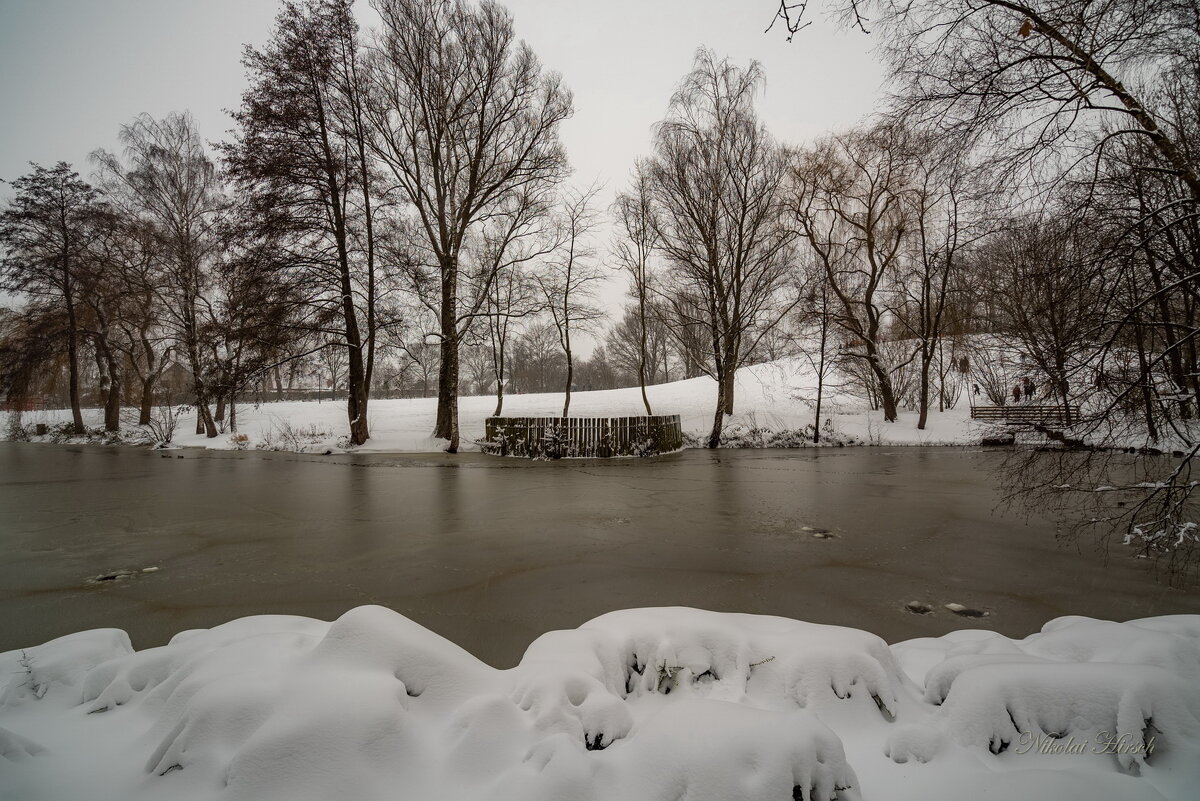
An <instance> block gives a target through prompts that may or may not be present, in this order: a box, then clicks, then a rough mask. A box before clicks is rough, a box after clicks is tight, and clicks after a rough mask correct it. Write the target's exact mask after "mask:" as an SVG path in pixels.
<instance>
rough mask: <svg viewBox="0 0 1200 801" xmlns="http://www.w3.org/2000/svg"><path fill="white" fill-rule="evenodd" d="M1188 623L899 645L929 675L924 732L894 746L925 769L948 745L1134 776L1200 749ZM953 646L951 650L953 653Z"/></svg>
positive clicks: (1199, 703)
mask: <svg viewBox="0 0 1200 801" xmlns="http://www.w3.org/2000/svg"><path fill="white" fill-rule="evenodd" d="M1196 622H1197V621H1196V619H1195V618H1194V617H1192V616H1174V617H1164V618H1152V619H1148V620H1134V621H1130V622H1128V623H1114V622H1111V621H1103V620H1094V619H1091V618H1085V617H1064V618H1058V619H1056V620H1053V621H1051V622H1049V623H1047V624H1046V625H1045V626H1044V627H1043V629H1042V631H1041V632H1040V633H1038V634H1034V635H1031V636H1030V637H1027V638H1025V639H1024V640H1011V639H1009V638H1007V637H1003V636H1001V635H998V634H994V633H990V632H988V633H982V632H981V633H980V634H981V635H983V636H979V637H967V638H959V639H958V641H957V642H955V641H954V640H953V639H952V638H943V640H942V641H938V640H917V641H912V642H910V643H902V644H900V645H899V646H897V647H896V648H897V650H898V651H902V652H903V651H912V652H915V654H911V653H910V654H909V656H908V659H906V660H904V661H906V663H907V664H908V665H909V666H910V669H911V667H912V666H914V665H915V664H917V663H919V662H921V661H925V662H929V661H930V659H929V657H930V654H931V652H934V651H936V650H937V649H936V644H937V643H939V642H942V643H943V649H942V658H941V660H940V661H936V662H935V663H933V664H932V666H931V667H929V669H928V670H927V672H926V673H925V677H924V699H925V701H926V702H927V703H929V704H932V705H935V706H939V709H938V710H937V711H936V712H935V713H934V714H933V715H931V716H930V717H929V719H928V720H927V722H926V723H925V724H923V725H922V726H918V727H916V728H915V729H914V730H912V731H905V732H903V733H897V734H895V735H893V736H892V738H891V739H890V740H889V743H888V746H887V750H888V753H889V756H891V757H892V758H893V759H895V760H896V761H898V762H904V761H907V759H909V758H916V759H918V760H919V761H928V760H929V759H931V758H932V757H933V755H934V753H936V751H937V748H936V747H935V746H933V745H932V744H935V743H939V742H940V741H941V740H942V739H943V738H944V737H945V738H949V739H951V740H953V741H955V742H957V743H959V744H961V745H965V746H972V747H986V748H988V749H989V750H990V751H991V752H992V753H994V754H1000V753H1003V752H1005V751H1008V750H1010V749H1012V750H1014V751H1016V752H1018V753H1028V752H1032V751H1036V752H1037V753H1039V754H1073V755H1082V756H1094V757H1104V758H1108V759H1111V760H1112V761H1114V762H1115V763H1116V765H1117V767H1118V768H1119V769H1120V770H1122V771H1124V772H1126V773H1129V774H1132V775H1139V774H1141V773H1142V771H1143V770H1144V769H1145V768H1146V767H1147V766H1148V765H1151V764H1158V761H1162V760H1170V759H1172V755H1173V754H1178V753H1181V752H1188V753H1191V754H1193V756H1194V755H1195V753H1196V751H1197V747H1198V746H1200V631H1198V630H1197V628H1196ZM947 640H949V641H947Z"/></svg>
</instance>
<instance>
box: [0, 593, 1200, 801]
mask: <svg viewBox="0 0 1200 801" xmlns="http://www.w3.org/2000/svg"><path fill="white" fill-rule="evenodd" d="M1198 635H1200V620H1198V619H1196V618H1190V617H1173V618H1155V619H1149V620H1141V621H1133V622H1131V623H1124V624H1121V623H1110V622H1106V621H1097V620H1090V619H1086V618H1063V619H1060V620H1058V621H1053V622H1052V623H1050V624H1047V626H1046V627H1045V628H1044V629H1043V631H1042V632H1041V633H1039V634H1035V635H1032V636H1030V637H1028V638H1026V639H1025V640H1012V639H1009V638H1006V637H1002V636H1000V635H997V634H993V633H991V632H969V631H968V632H955V633H953V634H951V635H947V636H946V637H943V638H938V639H926V640H917V641H912V642H910V643H901V644H899V645H896V646H892V647H889V646H887V645H886V644H885V643H884V642H883V641H882V640H880V639H879V638H878V637H876V636H875V635H873V634H870V633H868V632H864V631H858V630H855V629H847V628H840V627H835V626H823V625H817V624H811V623H804V622H800V621H794V620H788V619H785V618H778V617H765V616H753V615H737V614H723V613H715V612H704V611H699V610H695V609H683V608H660V609H639V610H627V611H621V612H613V613H610V614H607V615H603V616H601V617H599V618H596V619H595V620H593V621H591V622H589V623H586V624H584V625H583V626H581V627H580V628H579V629H576V630H573V631H560V632H551V633H549V634H546V635H543V636H542V637H540V638H539V639H538V640H536V641H535V642H534V643H533V644H532V645H531V646H530V647H529V649H528V651H527V652H526V654H525V657H524V658H523V659H522V661H521V663H520V664H519V665H518V666H517V667H515V668H513V669H511V670H504V671H501V670H495V669H493V668H491V667H489V666H488V665H485V664H484V663H482V662H480V661H479V660H477V659H476V658H474V657H473V656H471V655H470V654H469V653H467V652H466V651H464V650H462V649H461V648H459V647H458V646H457V645H455V644H453V643H451V642H449V641H447V640H445V639H443V638H441V637H439V636H438V635H436V634H434V633H433V632H430V631H428V630H427V629H424V628H422V627H421V626H419V625H417V624H415V623H413V622H412V621H410V620H408V619H407V618H405V617H403V616H401V615H399V614H397V613H395V612H392V611H390V610H387V609H383V608H381V607H360V608H358V609H354V610H351V611H350V612H347V613H346V614H345V615H343V616H342V617H341V618H339V619H338V620H336V621H334V622H333V623H325V622H320V621H314V620H309V619H307V618H298V617H284V616H261V617H251V618H244V619H242V620H236V621H233V622H231V623H228V624H225V625H223V626H218V627H215V628H213V629H209V630H203V631H188V632H184V633H182V634H179V635H177V636H176V637H175V638H174V639H172V641H171V642H170V643H168V644H167V645H165V646H162V647H159V648H151V649H147V650H143V651H139V652H134V651H132V650H131V649H130V647H129V641H128V638H127V637H125V635H124V634H123V633H122V632H118V631H112V630H101V631H93V632H82V633H79V634H75V635H70V636H68V637H63V638H60V639H58V640H54V641H51V642H49V643H46V644H45V645H42V646H38V647H36V648H28V649H24V650H20V651H12V652H8V653H5V654H0V670H2V672H0V699H3V703H2V704H0V799H21V800H22V801H42V800H46V801H48V800H49V799H56V800H62V801H70V800H71V799H89V801H92V800H94V799H99V800H100V801H104V800H105V799H114V801H115V799H147V800H149V799H183V801H201V800H202V799H203V800H207V799H256V800H269V799H288V800H289V801H292V800H293V799H329V798H347V799H356V801H357V799H381V801H382V799H481V800H482V799H514V800H516V799H520V801H539V799H546V801H551V800H552V799H553V800H555V801H557V799H580V800H581V801H589V800H591V799H594V800H595V801H602V800H605V799H614V798H622V799H633V800H640V801H667V800H668V799H670V800H672V801H674V799H687V801H703V800H705V799H711V800H712V801H718V800H720V801H725V800H727V799H735V798H736V799H746V800H747V801H756V800H759V799H761V801H786V799H805V801H828V800H829V799H835V798H836V799H841V801H853V800H854V799H860V798H868V799H870V798H876V799H884V798H887V799H900V800H901V801H903V799H917V798H921V799H958V798H962V797H963V796H964V795H965V794H967V793H970V794H971V795H972V796H976V795H977V796H980V797H997V798H998V797H1001V795H1002V794H1003V793H1004V790H1005V788H1008V789H1009V790H1010V792H1011V791H1012V789H1013V788H1021V792H1020V793H1019V794H1018V796H1019V797H1030V798H1049V797H1054V798H1074V797H1078V798H1089V799H1136V798H1146V799H1161V798H1169V799H1184V798H1190V797H1192V796H1191V795H1189V793H1190V792H1191V791H1192V789H1194V787H1195V786H1197V784H1196V783H1197V781H1200V767H1197V766H1198V765H1200V725H1198V723H1197V720H1198V718H1197V713H1198V711H1200V699H1198V697H1197V696H1198V694H1200V686H1198V685H1197V682H1196V681H1195V679H1196V676H1197V675H1198V673H1197V670H1198V665H1200V663H1198V661H1197V650H1196V649H1197V643H1198ZM922 667H923V669H924V674H925V676H924V681H922V680H921V677H919V676H918V677H917V679H916V680H914V678H912V677H914V676H917V672H918V670H919V669H921V668H922ZM1103 732H1109V733H1113V734H1115V735H1124V736H1125V740H1124V741H1123V742H1125V743H1126V744H1127V745H1128V746H1131V747H1130V748H1128V749H1126V750H1125V751H1121V752H1118V751H1115V750H1114V751H1112V752H1111V753H1098V752H1095V751H1094V749H1091V750H1088V751H1087V752H1086V753H1085V752H1083V751H1079V752H1077V753H1076V752H1069V753H1064V752H1063V751H1062V750H1061V749H1060V750H1059V751H1053V750H1048V749H1045V748H1040V747H1033V746H1029V747H1027V746H1028V743H1029V742H1041V740H1042V739H1045V740H1046V742H1051V743H1064V742H1065V741H1067V740H1069V739H1070V738H1075V740H1080V739H1081V738H1084V739H1089V740H1090V741H1091V744H1092V745H1095V744H1096V743H1098V742H1100V740H1099V739H1098V738H1100V736H1101V734H1102V733H1103ZM1151 744H1154V747H1153V748H1151V747H1149V746H1150V745H1151ZM1138 745H1140V746H1141V747H1140V750H1139V749H1137V748H1133V747H1132V746H1138ZM1189 788H1191V789H1189ZM1006 797H1011V795H1009V796H1006Z"/></svg>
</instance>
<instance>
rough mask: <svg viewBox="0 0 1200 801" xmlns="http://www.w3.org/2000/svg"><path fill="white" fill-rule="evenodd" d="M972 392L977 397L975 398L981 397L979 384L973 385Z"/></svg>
mask: <svg viewBox="0 0 1200 801" xmlns="http://www.w3.org/2000/svg"><path fill="white" fill-rule="evenodd" d="M971 391H972V393H973V394H974V395H975V397H977V398H978V397H979V385H978V384H972V385H971Z"/></svg>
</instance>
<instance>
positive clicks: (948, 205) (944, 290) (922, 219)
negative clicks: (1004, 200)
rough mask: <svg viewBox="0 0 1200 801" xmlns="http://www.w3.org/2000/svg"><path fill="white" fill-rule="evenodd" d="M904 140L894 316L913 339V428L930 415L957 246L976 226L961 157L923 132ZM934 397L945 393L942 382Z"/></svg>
mask: <svg viewBox="0 0 1200 801" xmlns="http://www.w3.org/2000/svg"><path fill="white" fill-rule="evenodd" d="M908 143H909V146H910V147H911V148H912V149H913V152H912V155H911V158H912V162H913V169H912V172H911V183H910V185H909V186H907V187H905V189H904V192H903V195H902V198H903V201H902V202H903V203H904V204H905V206H906V207H907V211H906V216H907V217H908V219H909V220H911V225H912V229H913V230H912V241H911V243H910V244H909V246H908V249H909V252H910V255H909V258H908V259H907V260H906V261H907V264H906V265H904V266H903V267H902V275H901V276H900V280H899V288H900V292H901V294H902V295H903V308H902V309H901V310H900V313H899V314H898V315H897V319H898V321H899V322H900V323H901V325H902V326H903V327H904V328H905V333H906V334H908V335H909V336H911V337H912V338H913V339H914V340H915V341H916V343H917V353H918V359H919V360H918V370H919V373H918V376H919V377H918V389H917V405H918V409H919V413H918V418H917V428H918V429H924V428H925V425H926V423H927V422H928V420H929V406H930V390H931V387H930V377H931V376H930V373H931V371H932V368H933V365H934V361H935V359H936V357H937V356H938V355H939V354H940V353H941V352H942V334H943V330H944V327H945V323H946V318H947V315H948V313H949V312H950V309H951V306H952V303H953V293H954V291H955V290H956V289H957V288H958V279H959V275H960V274H961V272H962V267H961V264H960V262H961V260H962V251H963V249H964V248H966V247H968V246H969V245H970V244H971V243H972V242H973V241H974V240H976V239H978V238H979V237H980V236H981V232H980V231H979V230H978V226H974V227H972V225H971V223H972V221H971V219H970V218H969V217H968V214H969V211H968V208H969V206H968V198H967V182H968V180H969V178H968V173H967V170H966V168H965V166H964V165H963V164H962V162H961V160H959V159H956V158H955V157H954V155H953V154H951V153H946V152H944V151H940V150H939V149H938V148H936V147H935V146H933V143H932V142H931V141H930V140H929V139H928V138H925V137H915V136H910V137H908ZM944 375H945V374H944V373H939V377H941V376H944ZM938 397H939V399H941V398H943V397H944V393H943V392H942V388H941V387H939V389H938ZM939 403H941V400H939Z"/></svg>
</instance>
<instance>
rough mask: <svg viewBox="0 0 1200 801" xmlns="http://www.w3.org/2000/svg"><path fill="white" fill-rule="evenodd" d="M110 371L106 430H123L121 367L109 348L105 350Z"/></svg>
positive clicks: (106, 400)
mask: <svg viewBox="0 0 1200 801" xmlns="http://www.w3.org/2000/svg"><path fill="white" fill-rule="evenodd" d="M103 353H104V361H105V367H106V369H107V370H108V393H107V394H106V396H105V398H104V430H105V431H112V432H117V431H120V430H121V366H120V363H119V362H118V361H117V360H116V359H115V358H113V355H112V353H111V351H109V350H108V348H107V347H105V348H103Z"/></svg>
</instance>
